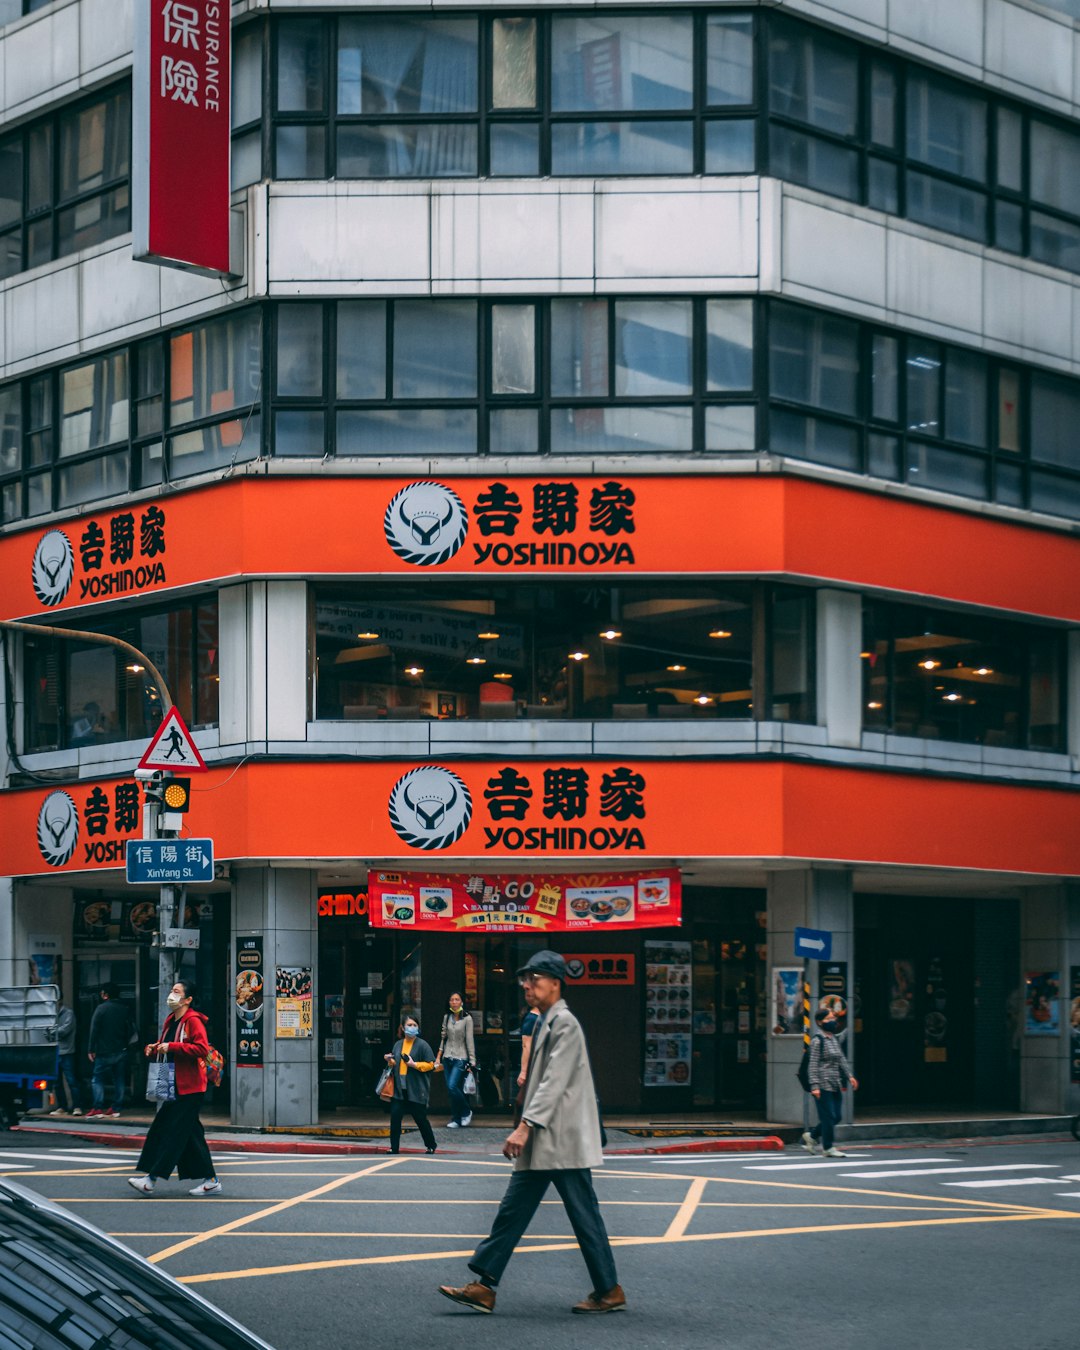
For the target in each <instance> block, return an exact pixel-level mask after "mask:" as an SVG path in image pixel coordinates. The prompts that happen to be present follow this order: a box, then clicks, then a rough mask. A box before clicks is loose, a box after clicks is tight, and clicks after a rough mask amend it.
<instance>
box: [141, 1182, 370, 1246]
mask: <svg viewBox="0 0 1080 1350" xmlns="http://www.w3.org/2000/svg"><path fill="white" fill-rule="evenodd" d="M396 1165H397V1159H396V1158H388V1159H386V1160H385V1161H384V1162H379V1163H375V1164H374V1165H373V1166H371V1167H364V1168H361V1170H360V1171H359V1172H353V1173H351V1174H349V1175H348V1176H344V1177H338V1178H337V1179H336V1180H335V1181H328V1182H327V1183H326V1185H325V1186H318V1187H316V1189H315V1190H313V1191H306V1192H304V1194H303V1195H297V1196H294V1197H293V1198H292V1199H290V1200H282V1201H280V1202H279V1203H277V1204H275V1205H272V1206H271V1207H270V1209H260V1210H256V1211H255V1213H254V1214H247V1215H244V1216H243V1217H241V1218H239V1219H233V1220H232V1222H231V1223H227V1224H222V1225H221V1226H220V1227H218V1228H210V1229H207V1231H206V1232H205V1233H201V1234H199V1235H198V1236H197V1237H191V1238H185V1239H184V1241H183V1242H178V1243H176V1244H175V1245H174V1246H172V1247H166V1248H165V1249H164V1250H163V1251H160V1252H155V1253H154V1255H153V1256H149V1257H147V1260H148V1261H151V1262H157V1261H164V1260H165V1258H166V1257H167V1256H175V1255H176V1254H177V1253H178V1252H183V1251H187V1250H188V1249H189V1248H190V1247H195V1246H197V1245H198V1244H199V1243H200V1242H208V1241H209V1240H210V1239H211V1238H214V1237H220V1236H222V1235H223V1234H225V1233H231V1232H232V1231H233V1230H234V1229H236V1228H242V1227H243V1226H244V1225H245V1224H249V1223H254V1222H255V1221H256V1220H257V1219H266V1218H269V1217H270V1215H271V1214H280V1213H281V1211H282V1210H284V1209H290V1208H292V1206H293V1205H301V1204H304V1203H305V1201H309V1200H314V1199H316V1198H317V1197H318V1196H320V1195H323V1194H325V1193H326V1192H327V1191H332V1190H336V1189H337V1187H339V1186H345V1185H347V1184H348V1183H349V1182H350V1181H356V1180H358V1179H359V1178H360V1177H366V1176H370V1175H371V1174H372V1173H373V1172H381V1171H383V1170H384V1169H385V1168H387V1167H395V1166H396Z"/></svg>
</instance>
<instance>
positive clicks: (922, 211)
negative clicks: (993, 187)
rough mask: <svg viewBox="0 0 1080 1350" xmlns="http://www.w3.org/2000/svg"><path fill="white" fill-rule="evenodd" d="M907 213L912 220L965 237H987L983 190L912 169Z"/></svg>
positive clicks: (908, 180)
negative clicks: (961, 185)
mask: <svg viewBox="0 0 1080 1350" xmlns="http://www.w3.org/2000/svg"><path fill="white" fill-rule="evenodd" d="M907 213H908V216H909V217H910V218H911V219H912V220H918V221H920V222H921V223H922V224H923V225H930V226H931V227H933V228H934V229H937V230H947V231H948V232H949V233H950V234H958V235H960V236H961V237H962V238H964V239H975V240H978V241H980V242H982V241H984V240H985V239H986V198H985V197H984V196H983V194H982V193H981V192H974V191H972V189H970V188H964V187H958V186H957V185H956V184H955V183H946V182H945V181H944V180H943V179H941V178H932V177H931V176H930V175H929V174H925V173H916V172H915V171H914V170H910V169H909V170H908V175H907Z"/></svg>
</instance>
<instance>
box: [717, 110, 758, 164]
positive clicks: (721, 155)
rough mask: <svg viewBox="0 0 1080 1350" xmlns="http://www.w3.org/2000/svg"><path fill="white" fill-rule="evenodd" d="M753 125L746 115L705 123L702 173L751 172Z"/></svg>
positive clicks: (753, 150) (754, 137)
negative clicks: (703, 170)
mask: <svg viewBox="0 0 1080 1350" xmlns="http://www.w3.org/2000/svg"><path fill="white" fill-rule="evenodd" d="M755 133H756V124H755V123H754V122H753V120H752V119H751V118H749V117H725V118H724V119H723V120H722V121H713V122H706V123H705V172H706V173H753V172H754V167H755V140H756V134H755Z"/></svg>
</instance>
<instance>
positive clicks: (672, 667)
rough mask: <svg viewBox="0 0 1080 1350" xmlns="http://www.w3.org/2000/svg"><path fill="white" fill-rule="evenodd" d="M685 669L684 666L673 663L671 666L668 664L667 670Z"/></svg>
mask: <svg viewBox="0 0 1080 1350" xmlns="http://www.w3.org/2000/svg"><path fill="white" fill-rule="evenodd" d="M685 669H686V667H685V666H680V665H678V664H676V665H673V666H668V670H685Z"/></svg>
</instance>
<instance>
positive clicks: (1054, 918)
mask: <svg viewBox="0 0 1080 1350" xmlns="http://www.w3.org/2000/svg"><path fill="white" fill-rule="evenodd" d="M1070 958H1071V960H1072V962H1073V963H1075V964H1080V888H1077V887H1066V886H1051V887H1046V888H1045V889H1043V888H1040V889H1037V890H1035V889H1032V890H1026V891H1023V892H1021V897H1020V970H1019V972H1018V975H1019V983H1020V988H1021V996H1023V990H1024V987H1025V986H1024V981H1025V979H1026V977H1027V975H1028V974H1029V973H1033V972H1042V971H1056V972H1057V975H1058V979H1059V981H1060V997H1059V999H1058V1007H1059V1010H1060V1018H1059V1021H1060V1029H1059V1031H1058V1033H1057V1034H1056V1035H1050V1036H1046V1035H1032V1036H1029V1035H1027V1034H1026V1032H1025V1029H1024V1027H1025V1025H1026V1019H1025V1013H1026V1009H1025V1008H1024V1007H1023V1006H1021V1008H1020V1010H1019V1013H1020V1017H1021V1019H1022V1021H1021V1028H1020V1109H1021V1111H1035V1112H1038V1113H1040V1114H1046V1115H1052V1116H1056V1115H1063V1114H1064V1113H1065V1111H1066V1109H1067V1107H1066V1102H1067V1101H1068V1100H1070V1099H1071V1098H1072V1097H1073V1096H1074V1095H1075V1094H1074V1092H1073V1090H1072V1089H1071V1087H1070V1084H1069V1004H1070V1001H1071V1000H1070V998H1069V964H1070Z"/></svg>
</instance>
